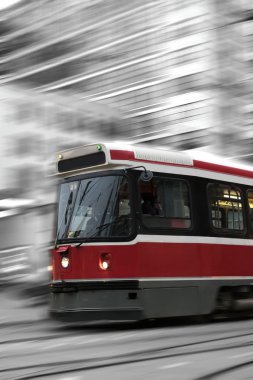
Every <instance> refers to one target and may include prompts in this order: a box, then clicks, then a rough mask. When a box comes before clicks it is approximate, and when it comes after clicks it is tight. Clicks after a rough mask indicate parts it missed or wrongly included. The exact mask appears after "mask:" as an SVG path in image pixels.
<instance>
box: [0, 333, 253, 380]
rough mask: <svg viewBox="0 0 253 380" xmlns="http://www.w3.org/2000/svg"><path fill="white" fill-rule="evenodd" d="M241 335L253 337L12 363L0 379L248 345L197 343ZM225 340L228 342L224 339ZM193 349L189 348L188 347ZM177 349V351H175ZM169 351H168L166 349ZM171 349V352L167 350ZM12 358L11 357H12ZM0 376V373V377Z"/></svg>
mask: <svg viewBox="0 0 253 380" xmlns="http://www.w3.org/2000/svg"><path fill="white" fill-rule="evenodd" d="M239 337H240V338H241V337H253V333H248V334H244V335H232V336H228V337H222V338H217V339H210V340H201V341H197V342H191V343H188V344H181V345H174V346H165V347H156V348H155V349H149V350H137V351H134V352H126V353H122V354H117V355H108V356H100V357H94V358H92V357H91V358H88V359H87V358H86V359H85V358H81V359H77V360H69V361H66V360H65V361H52V362H50V363H49V362H47V363H37V364H36V363H35V364H32V365H26V366H16V367H12V368H5V369H1V370H0V375H1V379H3V380H7V379H8V380H29V379H38V378H50V376H58V375H64V374H69V373H76V372H83V371H95V370H98V369H102V368H108V367H116V366H122V365H133V364H137V363H142V362H147V361H155V360H161V359H166V360H167V359H172V358H180V357H183V356H184V357H187V356H190V355H198V354H205V353H211V352H217V351H223V350H232V349H237V348H242V347H251V346H253V340H251V339H250V340H249V341H246V342H244V343H243V344H242V343H238V344H234V343H233V342H231V344H225V345H224V344H223V345H221V346H220V345H219V344H218V345H216V346H214V347H212V348H208V349H203V348H200V347H199V346H200V345H202V344H209V343H222V342H224V341H226V342H227V341H228V340H229V339H230V340H232V341H233V340H234V339H237V338H239ZM227 343H229V342H227ZM190 347H191V348H194V347H195V349H189V348H190ZM177 350H180V352H176V351H177ZM168 351H169V352H168ZM171 351H174V352H171ZM13 359H14V360H15V357H14V358H13ZM251 364H253V361H252V360H251V361H247V362H242V363H238V364H236V365H232V366H228V367H226V368H224V369H222V370H220V371H215V372H213V373H209V374H208V375H204V376H202V377H198V378H196V380H210V379H212V378H215V377H216V376H222V375H223V374H226V373H229V371H234V370H237V369H240V368H242V367H243V366H247V365H248V366H249V365H251ZM2 376H3V377H2Z"/></svg>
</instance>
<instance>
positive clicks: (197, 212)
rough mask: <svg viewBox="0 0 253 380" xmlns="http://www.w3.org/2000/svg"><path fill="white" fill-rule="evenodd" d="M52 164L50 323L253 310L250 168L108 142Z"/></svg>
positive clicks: (252, 178)
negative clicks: (55, 185) (55, 205)
mask: <svg viewBox="0 0 253 380" xmlns="http://www.w3.org/2000/svg"><path fill="white" fill-rule="evenodd" d="M64 160H65V161H64ZM59 162H60V164H59V165H58V169H59V174H60V176H61V178H62V183H61V190H60V199H59V212H58V232H57V237H56V244H55V249H54V250H53V252H52V261H53V278H52V282H51V306H50V310H51V314H52V316H53V317H55V318H57V319H63V320H84V321H85V320H102V319H107V320H108V319H110V320H111V319H113V320H141V319H148V318H163V317H175V316H189V315H206V314H210V313H212V312H214V311H217V310H218V311H230V310H244V309H249V310H250V309H252V307H253V289H252V280H253V251H252V242H253V240H252V239H253V228H252V225H253V215H252V210H253V172H252V171H251V170H250V169H249V168H247V169H241V168H234V167H233V166H232V165H228V166H223V165H217V164H210V163H205V162H200V161H197V160H194V159H193V158H192V157H190V156H187V155H186V154H180V153H173V152H168V153H167V152H166V151H164V150H159V149H157V150H156V149H145V148H140V149H139V148H138V147H137V148H136V147H134V148H132V147H124V149H122V148H120V149H119V148H118V147H117V146H115V145H113V144H109V145H103V144H97V145H91V146H88V147H83V148H78V149H77V150H73V151H68V152H67V153H65V152H63V154H60V156H59ZM148 172H149V173H151V174H152V175H151V176H150V175H149V174H148ZM93 219H94V220H93ZM92 221H93V227H90V225H91V222H92Z"/></svg>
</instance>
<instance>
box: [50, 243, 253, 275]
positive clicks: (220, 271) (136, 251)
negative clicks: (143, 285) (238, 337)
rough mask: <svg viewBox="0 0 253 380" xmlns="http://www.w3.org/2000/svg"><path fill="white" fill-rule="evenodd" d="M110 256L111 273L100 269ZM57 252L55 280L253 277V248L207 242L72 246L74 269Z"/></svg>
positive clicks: (54, 261)
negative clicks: (103, 259)
mask: <svg viewBox="0 0 253 380" xmlns="http://www.w3.org/2000/svg"><path fill="white" fill-rule="evenodd" d="M104 253H109V254H110V257H111V265H110V268H109V269H108V270H103V269H101V268H100V266H99V260H100V257H101V254H104ZM62 255H65V254H63V253H61V252H57V250H55V251H53V280H64V279H66V280H67V279H75V280H78V279H96V278H99V279H103V278H104V279H107V278H110V279H111V278H143V277H146V278H149V277H174V278H176V277H179V278H181V277H216V276H217V277H219V276H220V277H223V276H225V277H226V276H227V277H231V276H253V247H251V246H243V245H224V244H203V243H148V242H147V243H143V242H139V243H136V244H134V245H124V244H122V245H109V244H108V245H104V246H99V245H97V246H96V245H86V246H85V245H83V246H81V247H70V248H69V252H68V253H67V255H68V257H69V259H70V266H69V267H68V268H67V269H64V268H62V267H61V263H60V261H61V257H62Z"/></svg>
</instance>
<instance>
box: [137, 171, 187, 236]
mask: <svg viewBox="0 0 253 380" xmlns="http://www.w3.org/2000/svg"><path fill="white" fill-rule="evenodd" d="M154 179H158V180H160V181H167V182H172V181H173V182H181V183H184V184H185V186H186V188H187V193H188V200H189V212H190V216H189V218H180V217H165V216H161V215H148V216H147V217H148V219H149V220H151V219H152V218H155V219H156V220H158V218H163V219H164V220H166V219H167V220H170V219H171V220H172V219H182V220H186V221H187V220H189V222H190V226H189V227H175V226H166V225H164V226H151V225H147V223H145V217H144V218H143V215H145V214H143V213H142V209H141V199H142V197H141V191H140V183H141V182H142V181H141V179H140V178H139V181H138V183H137V186H138V187H137V188H138V209H139V214H140V221H141V225H142V227H144V228H145V229H146V230H150V231H151V230H153V231H156V232H158V231H161V232H163V233H164V232H166V233H167V234H169V232H171V231H173V233H174V232H179V233H180V232H182V233H189V232H191V231H192V230H193V228H194V217H193V213H194V207H193V200H192V191H191V185H190V182H189V181H188V180H187V179H185V178H180V177H172V176H169V177H167V176H164V175H161V174H160V175H159V174H154V176H153V178H152V180H154Z"/></svg>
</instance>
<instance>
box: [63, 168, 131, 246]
mask: <svg viewBox="0 0 253 380" xmlns="http://www.w3.org/2000/svg"><path fill="white" fill-rule="evenodd" d="M130 219H131V209H130V200H129V185H128V180H127V178H126V177H125V176H120V175H118V176H104V177H95V178H86V179H83V180H79V181H73V182H66V183H63V184H62V185H61V187H60V198H59V212H58V232H57V239H75V238H91V237H92V238H93V237H124V236H128V235H130V233H131V230H132V229H131V222H130Z"/></svg>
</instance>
